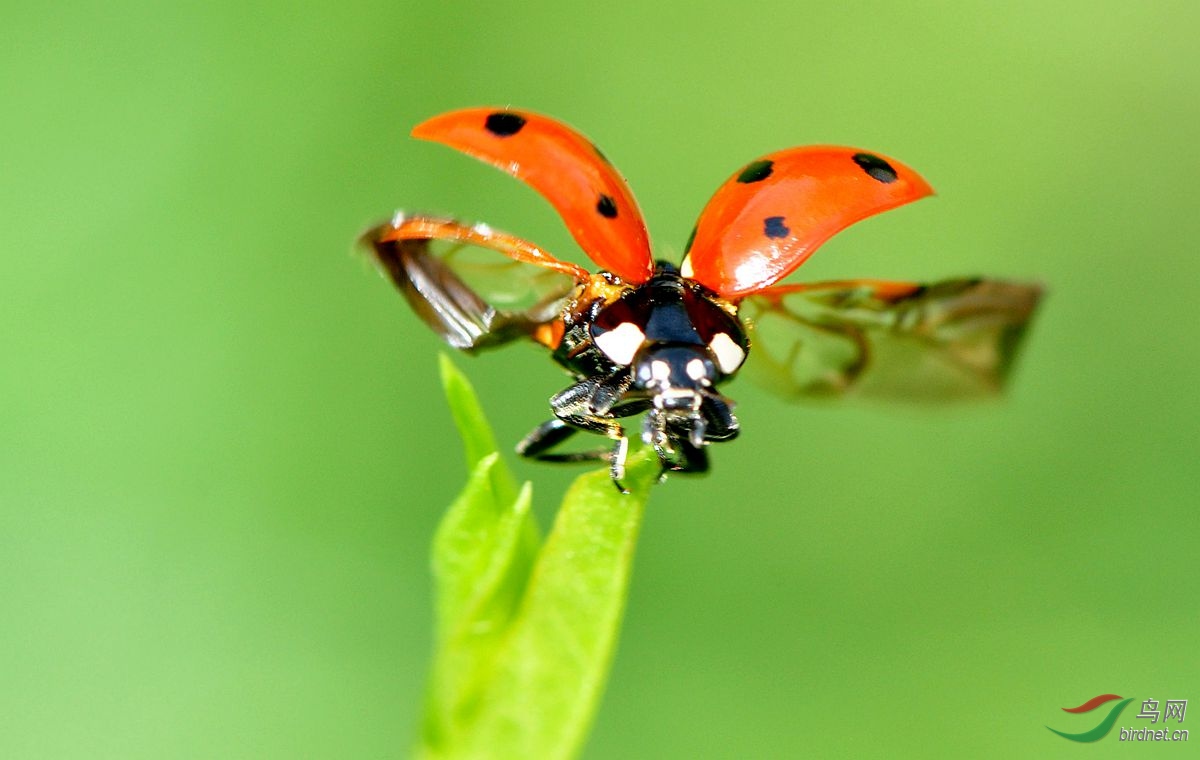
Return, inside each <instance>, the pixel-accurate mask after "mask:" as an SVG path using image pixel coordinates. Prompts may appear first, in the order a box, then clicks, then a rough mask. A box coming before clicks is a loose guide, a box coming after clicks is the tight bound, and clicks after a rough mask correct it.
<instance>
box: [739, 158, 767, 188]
mask: <svg viewBox="0 0 1200 760" xmlns="http://www.w3.org/2000/svg"><path fill="white" fill-rule="evenodd" d="M774 168H775V162H774V161H767V160H765V159H764V160H762V161H752V162H750V163H749V164H747V165H746V168H745V169H742V173H741V174H739V175H738V176H737V181H738V182H741V183H742V184H743V185H748V184H750V183H751V182H762V181H763V180H764V179H766V178H767V177H770V176H771V172H772V171H773V170H774Z"/></svg>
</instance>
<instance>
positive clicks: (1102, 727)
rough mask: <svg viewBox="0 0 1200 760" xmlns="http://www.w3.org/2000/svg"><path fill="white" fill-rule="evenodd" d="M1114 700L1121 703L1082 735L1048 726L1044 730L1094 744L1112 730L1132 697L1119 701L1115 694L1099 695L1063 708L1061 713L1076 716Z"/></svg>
mask: <svg viewBox="0 0 1200 760" xmlns="http://www.w3.org/2000/svg"><path fill="white" fill-rule="evenodd" d="M1114 699H1120V700H1121V701H1120V702H1117V703H1116V704H1115V705H1113V706H1112V707H1111V708H1109V710H1108V714H1107V715H1105V716H1104V719H1103V720H1101V721H1100V722H1099V723H1098V724H1096V727H1095V728H1093V729H1092V730H1091V731H1084V732H1083V733H1079V734H1068V733H1066V732H1064V731H1059V730H1058V729H1057V728H1050V727H1049V726H1046V728H1050V730H1051V731H1053V732H1054V733H1056V734H1058V735H1059V736H1061V737H1062V738H1064V739H1070V740H1071V741H1073V742H1094V741H1098V740H1100V739H1103V738H1104V737H1105V736H1107V735H1108V732H1109V731H1111V730H1112V727H1113V724H1115V723H1116V722H1117V718H1119V717H1121V711H1122V710H1124V709H1125V706H1126V705H1128V704H1129V703H1130V702H1132V701H1133V697H1130V698H1129V699H1121V697H1120V696H1119V695H1117V694H1100V695H1099V696H1095V697H1092V698H1091V699H1089V700H1088V701H1086V702H1084V703H1083V704H1081V705H1080V706H1079V707H1064V708H1063V712H1069V713H1076V714H1078V713H1086V712H1091V711H1092V710H1095V709H1096V708H1097V707H1099V706H1100V705H1103V704H1108V703H1109V702H1112V701H1113V700H1114Z"/></svg>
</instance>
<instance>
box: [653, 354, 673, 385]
mask: <svg viewBox="0 0 1200 760" xmlns="http://www.w3.org/2000/svg"><path fill="white" fill-rule="evenodd" d="M650 377H652V378H654V379H655V380H658V381H660V382H664V383H665V382H666V381H667V380H670V379H671V365H670V364H667V363H666V362H664V361H663V360H662V359H655V360H654V361H652V362H650Z"/></svg>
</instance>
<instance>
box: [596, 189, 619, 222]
mask: <svg viewBox="0 0 1200 760" xmlns="http://www.w3.org/2000/svg"><path fill="white" fill-rule="evenodd" d="M596 211H599V212H600V216H602V217H604V218H605V219H616V218H617V204H616V203H615V202H614V201H613V199H612V198H611V197H610V196H607V195H604V194H603V193H601V194H600V200H599V201H598V202H597V203H596Z"/></svg>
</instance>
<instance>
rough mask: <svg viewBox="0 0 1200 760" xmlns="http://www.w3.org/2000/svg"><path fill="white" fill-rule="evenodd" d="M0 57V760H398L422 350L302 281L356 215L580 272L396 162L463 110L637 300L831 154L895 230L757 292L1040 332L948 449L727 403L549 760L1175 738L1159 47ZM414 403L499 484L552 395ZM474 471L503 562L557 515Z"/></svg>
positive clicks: (1185, 176)
mask: <svg viewBox="0 0 1200 760" xmlns="http://www.w3.org/2000/svg"><path fill="white" fill-rule="evenodd" d="M2 16H3V24H0V214H2V218H3V226H2V230H0V240H2V241H3V242H2V246H3V247H2V249H0V255H2V256H3V269H2V270H0V272H2V274H0V584H2V585H0V756H2V757H5V758H216V757H222V758H235V757H236V758H297V757H329V758H333V757H338V758H342V757H363V758H368V757H370V758H388V757H402V756H404V755H405V754H406V753H407V749H408V747H409V746H411V742H412V740H413V738H414V730H415V726H416V721H417V712H418V709H419V707H420V703H421V694H422V687H423V678H424V669H425V667H426V664H427V661H428V654H429V646H430V630H429V629H430V624H431V612H430V596H429V577H428V571H427V555H428V543H429V540H430V537H431V533H432V530H433V527H434V525H435V523H436V521H437V519H438V517H439V514H440V512H441V510H442V509H443V507H444V505H445V504H447V503H448V501H449V499H450V498H451V497H452V495H453V494H454V493H455V492H456V491H457V489H458V487H459V485H460V484H461V481H462V475H463V470H462V463H461V461H460V454H459V447H458V441H457V438H456V435H455V433H454V431H453V429H452V427H451V425H450V423H449V415H448V412H447V411H446V409H445V406H444V403H443V401H442V399H441V397H440V395H439V391H438V384H437V377H436V355H437V353H438V351H439V343H438V342H437V340H436V339H435V338H434V337H433V336H432V335H431V334H430V333H429V332H428V331H427V330H426V329H425V328H424V327H423V326H422V325H421V324H420V323H419V322H418V321H417V320H416V319H415V318H414V317H413V316H412V314H410V313H409V312H408V310H407V308H406V307H405V305H404V304H403V302H402V301H401V299H400V298H399V297H398V296H397V295H396V294H395V293H394V292H393V290H392V288H391V287H390V285H388V284H387V283H386V282H384V281H383V280H381V279H380V278H379V277H378V276H376V275H375V274H374V272H373V271H372V268H371V267H370V266H369V265H368V264H367V263H366V262H365V261H364V260H363V259H362V257H360V256H358V255H356V254H355V253H354V252H352V249H351V242H352V241H353V239H354V238H355V236H356V235H357V234H358V233H359V232H360V231H361V230H363V229H365V228H366V227H367V226H368V225H369V224H371V223H374V222H376V221H378V220H380V219H382V218H386V217H388V216H389V215H390V213H391V211H392V210H393V209H394V208H396V207H405V208H408V209H413V210H428V211H436V212H443V213H453V214H456V215H459V216H461V217H463V218H467V219H479V220H486V221H488V222H490V223H492V224H493V225H496V226H497V227H500V228H502V229H507V230H510V231H513V232H515V233H518V234H520V235H523V236H525V237H528V238H530V239H532V240H535V241H537V242H539V243H541V244H544V245H545V246H547V247H548V248H550V250H553V251H556V252H560V253H561V254H562V255H563V256H564V257H568V258H574V259H575V260H579V261H582V258H581V257H580V256H579V255H578V253H577V252H576V251H575V250H574V246H573V243H572V241H571V239H570V237H569V235H568V234H567V233H566V231H565V230H564V228H563V227H562V225H561V223H560V222H559V221H558V220H557V219H556V217H555V215H554V213H553V211H552V210H551V209H550V208H549V206H548V205H546V204H545V203H543V202H542V201H541V199H540V198H538V197H537V196H536V195H535V194H534V193H533V192H532V191H530V190H529V189H527V188H525V187H523V186H521V185H520V184H519V183H516V182H514V181H512V180H511V179H509V178H507V177H505V176H503V175H502V174H501V173H499V172H496V171H494V170H492V169H490V168H488V167H485V166H483V165H481V164H478V163H476V162H474V161H471V160H470V159H468V158H465V157H462V156H459V155H456V154H454V153H453V152H451V151H448V150H446V149H445V148H442V147H440V146H435V145H431V144H426V143H419V142H416V141H412V140H410V139H408V138H407V136H406V135H407V131H408V129H409V128H410V127H411V126H412V125H413V124H415V123H416V122H418V121H420V120H421V119H423V118H425V117H428V116H430V115H432V114H435V113H438V112H440V111H443V110H448V109H451V108H456V107H463V106H470V105H508V104H512V105H516V106H520V107H524V108H529V109H534V110H538V111H542V112H544V113H549V114H553V115H555V116H557V117H559V118H562V119H564V120H566V121H568V122H570V123H572V124H574V125H576V126H577V127H579V128H580V129H582V130H583V131H584V132H586V133H587V134H588V135H589V136H590V137H591V138H592V139H594V140H595V141H596V142H597V143H599V144H600V145H601V146H603V148H604V150H605V152H606V153H607V154H608V155H609V156H610V157H611V158H612V159H613V160H614V161H615V162H616V163H617V165H618V166H620V167H621V169H622V170H623V171H624V172H625V174H626V176H627V177H628V179H629V180H630V183H631V184H632V186H633V188H634V190H635V192H636V193H637V195H638V198H639V200H640V203H641V205H642V207H643V210H644V212H645V214H646V217H647V219H648V223H649V227H650V232H651V235H652V237H653V239H654V241H655V244H656V246H657V250H658V252H659V253H660V254H663V255H667V256H674V255H675V254H676V253H677V252H678V251H679V249H680V248H681V246H682V244H683V242H684V238H685V236H686V235H687V233H688V231H689V230H690V229H691V226H692V224H693V222H694V219H695V216H696V214H697V213H698V211H699V209H700V208H701V206H702V205H703V203H704V202H705V200H706V199H707V198H708V196H709V194H711V192H712V191H713V190H714V189H715V188H716V186H717V185H718V184H719V183H720V182H721V181H722V180H723V179H724V178H725V177H726V176H728V174H729V173H730V172H732V171H733V170H735V169H737V168H738V167H740V166H741V165H743V164H744V163H745V162H746V161H747V160H749V159H751V158H754V157H756V156H758V155H760V154H762V153H764V152H767V151H769V150H775V149H779V148H783V147H787V146H790V145H795V144H802V143H818V142H834V143H845V144H852V145H860V146H863V147H866V148H869V149H873V150H878V151H881V152H884V153H887V154H890V155H894V156H896V157H898V158H900V159H901V160H903V161H904V162H906V163H908V164H909V165H911V166H913V167H915V168H917V169H918V170H919V171H920V172H921V173H922V174H924V176H926V177H927V178H928V179H929V180H930V181H931V182H932V183H933V185H934V186H935V187H936V188H937V190H938V196H937V197H935V198H933V199H930V200H926V201H923V202H921V203H918V204H916V205H914V206H911V207H906V208H904V209H901V210H898V211H895V212H892V213H890V214H886V215H884V216H882V217H879V218H876V219H872V220H870V221H869V222H866V223H864V224H862V225H859V226H856V227H854V228H852V229H850V230H848V231H847V232H845V233H843V234H841V235H839V236H838V237H837V238H836V239H835V240H833V241H831V242H830V243H829V244H827V245H826V247H825V249H824V250H823V251H822V252H821V253H820V254H819V255H817V256H816V257H814V259H813V260H812V261H811V262H810V263H809V264H807V265H806V266H805V267H804V269H803V270H802V272H801V276H803V277H805V278H815V279H824V278H838V277H854V276H869V277H879V278H898V279H909V278H919V279H934V278H940V277H946V276H953V275H959V274H976V273H984V274H990V275H996V276H1005V277H1010V278H1029V279H1036V280H1039V281H1042V282H1044V283H1046V284H1047V286H1048V288H1049V297H1048V300H1047V301H1046V302H1045V304H1044V308H1043V309H1042V310H1041V312H1040V313H1039V315H1038V319H1037V323H1036V325H1035V328H1034V329H1033V330H1032V332H1031V335H1030V340H1029V343H1028V347H1027V349H1028V350H1027V351H1026V352H1025V354H1024V356H1023V357H1022V360H1021V362H1020V365H1019V367H1018V371H1017V372H1016V374H1015V377H1014V383H1013V387H1012V389H1011V393H1010V394H1009V395H1008V397H1007V399H1005V400H1004V401H1003V402H1001V403H998V404H994V405H987V406H983V407H968V408H960V409H953V410H945V411H941V410H935V411H930V410H912V409H890V408H859V407H849V406H847V407H838V406H833V407H820V408H809V407H796V406H790V405H787V404H785V403H784V402H782V401H778V400H776V399H775V398H773V397H772V396H769V395H767V394H765V393H763V392H762V391H760V390H759V389H757V388H755V387H753V386H751V385H749V384H746V383H744V382H742V383H735V384H734V385H732V386H731V387H730V388H729V393H730V395H732V396H733V397H735V398H736V399H737V400H738V401H739V402H740V405H739V407H738V413H739V416H740V418H741V420H742V424H743V429H744V434H743V436H742V437H741V439H739V440H738V441H737V442H735V443H732V444H726V445H722V446H720V447H719V448H717V449H714V451H713V452H712V453H713V456H714V459H715V464H716V467H715V471H714V472H713V473H712V475H711V476H709V477H707V478H704V479H695V480H689V479H685V478H678V477H677V478H673V479H672V480H671V481H670V482H669V483H667V484H666V485H665V486H663V487H660V488H658V489H657V490H656V491H655V492H654V494H653V498H652V500H651V504H650V510H649V512H648V515H647V522H646V525H645V532H644V536H643V539H642V542H641V546H640V548H639V556H638V565H637V571H636V574H635V578H634V584H633V590H632V596H631V599H630V607H629V611H628V615H627V621H626V629H625V632H624V637H623V640H622V643H621V648H620V651H619V653H618V656H617V660H616V665H615V670H614V673H613V680H612V682H611V685H610V688H609V691H608V694H607V696H606V699H605V702H604V705H603V707H602V709H601V713H600V716H599V718H598V720H597V723H596V729H595V733H594V735H593V738H592V741H591V743H590V744H589V746H588V748H587V750H586V752H585V753H584V756H585V757H586V758H594V759H599V758H641V757H654V758H668V757H678V758H694V757H703V758H747V757H754V758H776V757H778V758H790V757H800V756H806V755H807V756H812V757H929V756H946V757H950V756H953V757H997V758H1011V757H1052V756H1064V757H1065V756H1076V755H1079V756H1082V754H1089V756H1093V757H1103V756H1111V755H1117V754H1120V753H1122V752H1126V751H1128V750H1126V749H1125V748H1124V747H1123V746H1122V745H1120V744H1119V743H1118V742H1117V737H1116V735H1115V732H1114V734H1113V735H1112V736H1110V737H1109V738H1107V739H1105V740H1103V741H1101V742H1100V743H1099V744H1098V745H1096V746H1093V747H1089V748H1087V749H1086V751H1085V750H1084V749H1083V748H1081V747H1079V746H1078V745H1074V744H1071V743H1069V742H1067V741H1065V740H1063V739H1060V738H1059V737H1057V736H1054V735H1052V734H1051V733H1050V732H1049V731H1047V730H1046V729H1045V728H1044V727H1043V726H1044V725H1047V724H1049V725H1052V726H1054V727H1055V728H1059V729H1062V730H1069V731H1073V730H1078V731H1083V730H1086V729H1088V728H1091V727H1092V726H1093V725H1094V724H1095V723H1096V722H1097V721H1098V719H1099V715H1100V712H1102V711H1097V712H1096V713H1092V714H1090V715H1083V716H1070V715H1066V714H1065V713H1063V712H1061V710H1060V709H1059V708H1061V707H1069V706H1073V705H1076V704H1079V703H1081V702H1083V701H1085V700H1086V699H1088V698H1090V697H1092V696H1094V695H1096V694H1100V693H1104V692H1114V693H1118V694H1121V695H1122V696H1131V697H1136V698H1137V699H1138V702H1135V704H1134V705H1131V707H1130V709H1129V710H1127V711H1126V714H1125V716H1124V717H1123V718H1122V720H1120V721H1118V723H1117V725H1118V726H1123V725H1124V726H1131V725H1136V726H1144V725H1147V723H1148V722H1147V721H1145V720H1140V721H1139V720H1136V719H1134V718H1133V716H1134V715H1135V714H1136V705H1137V704H1139V703H1140V700H1141V699H1145V698H1155V699H1159V700H1165V699H1180V698H1188V699H1191V700H1192V701H1193V709H1197V708H1196V707H1195V702H1197V701H1200V656H1198V655H1200V652H1198V646H1197V631H1198V630H1200V601H1198V600H1200V581H1198V577H1197V575H1198V574H1197V561H1196V556H1197V543H1198V540H1200V518H1198V515H1197V509H1196V508H1197V505H1198V502H1200V499H1197V496H1196V492H1197V475H1198V474H1200V468H1198V467H1197V423H1198V422H1200V404H1198V401H1197V387H1198V386H1200V351H1198V350H1197V347H1196V346H1197V343H1196V321H1197V316H1196V315H1197V311H1196V299H1197V291H1198V288H1197V286H1198V285H1200V256H1198V255H1197V247H1196V240H1197V232H1200V226H1198V222H1197V220H1198V218H1200V214H1198V213H1197V208H1196V206H1197V201H1198V200H1200V192H1198V191H1197V184H1196V183H1197V178H1198V177H1200V172H1198V169H1200V150H1198V149H1197V140H1196V125H1197V123H1198V122H1200V99H1198V98H1197V93H1198V92H1200V47H1198V46H1197V44H1196V30H1197V28H1198V27H1200V10H1197V6H1196V4H1195V3H1194V2H1189V1H1179V2H1165V1H1164V2H1132V1H1131V2H1097V1H1096V0H1076V1H1073V2H1045V0H1039V1H1038V2H1033V1H1032V0H1030V1H1028V2H1011V3H1003V4H1000V3H997V4H993V3H984V2H966V3H964V2H914V3H909V2H876V3H869V2H864V3H807V2H783V1H780V2H773V3H743V4H739V5H734V4H727V3H722V4H709V5H703V4H697V3H694V2H661V3H645V2H626V1H624V0H621V1H616V0H614V1H612V2H604V3H586V4H578V5H571V4H566V3H562V2H525V3H522V4H499V3H418V2H412V1H411V0H407V1H403V2H398V3H364V2H354V1H353V0H351V1H350V2H341V3H299V4H284V3H259V4H253V5H247V4H243V3H203V4H201V3H186V2H185V3H178V4H160V3H149V2H143V3H116V4H110V3H63V4H54V5H45V6H35V5H33V4H16V3H11V2H8V3H5V4H4V8H3V14H2ZM460 365H461V366H463V368H464V369H465V370H466V371H467V373H468V374H469V375H470V376H471V377H472V379H473V380H474V381H475V383H476V384H477V386H478V389H479V391H480V394H481V396H482V399H483V402H484V404H485V406H486V407H487V408H488V410H489V412H490V414H491V416H492V418H493V421H494V422H495V424H496V427H497V434H498V436H499V437H500V438H501V440H504V441H515V440H516V439H518V438H519V437H520V436H521V435H523V434H524V433H525V432H526V431H527V430H528V429H529V428H531V427H532V426H533V425H534V424H536V423H537V422H540V421H541V420H542V419H543V418H545V417H546V416H547V412H548V410H547V407H546V403H545V399H546V398H547V397H548V396H549V395H550V394H552V393H553V392H555V391H557V390H559V389H560V388H561V387H562V386H563V384H564V378H563V377H562V376H561V375H560V374H559V373H558V372H557V370H555V368H554V367H553V366H552V365H551V364H550V363H549V362H548V361H547V360H546V359H544V358H542V357H540V356H539V355H538V352H537V351H536V350H534V349H533V348H531V347H530V348H527V347H520V348H513V349H511V350H508V351H504V352H498V353H495V354H492V355H488V356H485V357H482V358H479V359H474V360H472V359H466V358H463V359H462V360H461V361H460ZM516 467H517V469H518V472H519V473H520V474H522V475H523V476H525V477H530V478H534V479H535V480H536V488H537V492H536V493H537V498H538V500H539V505H538V509H539V510H540V512H541V514H542V515H543V518H545V517H547V516H548V514H549V511H550V508H551V507H552V505H553V504H554V503H555V501H556V499H557V495H558V494H560V493H561V491H562V489H563V487H564V486H565V484H566V483H567V482H568V480H569V478H570V477H571V475H572V471H569V470H568V471H564V470H557V469H554V468H551V467H548V466H536V465H531V464H525V463H517V464H516ZM543 522H545V520H544V519H543ZM1191 722H1192V721H1188V722H1185V723H1184V724H1183V726H1182V727H1184V728H1186V727H1188V726H1189V724H1190V723H1191ZM1193 728H1194V727H1193ZM1197 740H1200V736H1197V737H1194V738H1193V740H1192V742H1191V744H1195V742H1196V741H1197ZM1160 751H1161V752H1162V753H1165V754H1164V756H1165V755H1167V754H1169V755H1171V756H1181V753H1182V752H1184V749H1183V746H1179V745H1177V746H1172V747H1168V748H1165V749H1164V748H1160Z"/></svg>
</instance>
